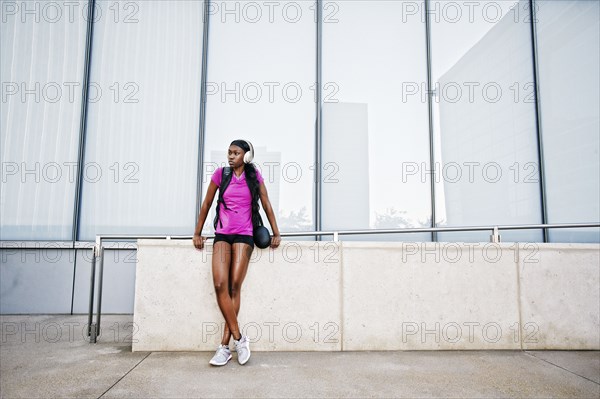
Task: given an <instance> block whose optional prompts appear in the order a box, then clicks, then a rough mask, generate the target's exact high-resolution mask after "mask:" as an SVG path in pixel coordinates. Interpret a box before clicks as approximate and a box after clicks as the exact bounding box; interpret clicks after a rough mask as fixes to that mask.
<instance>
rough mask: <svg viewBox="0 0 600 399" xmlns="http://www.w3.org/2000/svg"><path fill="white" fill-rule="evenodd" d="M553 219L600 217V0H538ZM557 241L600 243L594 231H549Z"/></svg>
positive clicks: (591, 220) (586, 220)
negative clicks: (599, 1)
mask: <svg viewBox="0 0 600 399" xmlns="http://www.w3.org/2000/svg"><path fill="white" fill-rule="evenodd" d="M535 4H536V9H537V24H536V32H537V44H538V51H537V53H538V70H539V73H540V76H539V87H540V100H541V101H540V103H541V119H542V120H541V122H542V134H543V144H544V163H545V172H546V175H545V176H546V201H547V208H548V222H549V223H576V222H579V223H594V222H595V223H598V221H599V220H600V155H599V154H600V135H599V134H598V132H600V123H599V120H600V118H599V113H600V79H599V73H598V71H599V70H600V55H599V53H600V28H599V27H600V22H599V21H600V19H599V15H600V3H598V2H597V1H555V0H552V1H536V3H535ZM549 235H550V241H552V242H599V241H600V233H599V230H598V229H597V228H595V229H555V230H550V232H549Z"/></svg>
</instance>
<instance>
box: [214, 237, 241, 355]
mask: <svg viewBox="0 0 600 399" xmlns="http://www.w3.org/2000/svg"><path fill="white" fill-rule="evenodd" d="M234 245H235V244H234ZM231 255H232V248H231V245H230V244H229V243H227V242H224V241H219V242H217V243H216V244H214V246H213V257H212V273H213V283H214V286H215V293H216V294H217V304H218V305H219V309H221V313H222V314H223V317H224V318H225V323H226V325H227V327H225V331H227V332H229V331H231V332H232V333H233V336H234V337H239V336H240V331H239V326H238V322H237V316H236V311H235V308H234V306H233V301H232V300H231V296H230V294H229V272H230V265H231ZM227 335H228V336H229V334H227ZM225 338H226V337H225V334H223V340H222V341H221V343H222V344H223V345H228V344H229V338H227V341H225Z"/></svg>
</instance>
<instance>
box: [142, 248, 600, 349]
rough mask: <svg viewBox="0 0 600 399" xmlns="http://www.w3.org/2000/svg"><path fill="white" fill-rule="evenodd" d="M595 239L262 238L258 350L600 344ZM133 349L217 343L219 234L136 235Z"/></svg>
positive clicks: (250, 325)
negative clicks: (198, 240) (200, 237)
mask: <svg viewBox="0 0 600 399" xmlns="http://www.w3.org/2000/svg"><path fill="white" fill-rule="evenodd" d="M599 254H600V246H599V245H597V244H539V243H529V244H515V243H502V244H490V243H420V242H415V243H395V242H381V243H379V242H343V243H342V242H339V243H334V242H305V241H302V242H294V241H284V242H283V243H282V245H281V247H280V248H278V249H277V250H271V249H266V250H260V249H258V248H257V249H255V251H254V252H253V255H252V258H251V260H250V267H249V269H248V274H247V275H246V279H245V281H244V285H243V287H242V305H241V310H240V315H239V321H240V325H241V327H242V329H243V331H244V332H245V333H247V334H249V335H250V336H251V337H252V338H253V340H254V344H253V347H252V348H253V349H254V350H258V351H270V350H282V351H339V350H352V351H355V350H454V349H456V350H465V349H469V350H479V349H486V350H487V349H600V336H599V331H600V322H599V319H600V318H599V315H600V309H599V307H600V305H599V303H600V293H599V291H600V281H599V274H600V256H599ZM137 255H138V263H137V271H136V273H137V276H136V287H135V306H134V308H135V309H134V323H135V326H136V328H137V331H136V334H135V335H134V342H133V344H132V349H133V351H190V350H192V351H212V350H214V348H215V347H216V346H217V345H218V343H219V342H220V336H221V334H222V331H223V328H224V321H223V318H222V316H221V314H220V311H219V309H218V306H217V302H216V298H215V294H214V288H213V283H212V272H211V264H212V245H211V244H210V243H209V245H208V246H207V248H206V249H205V250H203V251H198V250H196V249H195V248H194V247H193V246H192V243H191V241H180V240H173V241H169V240H167V241H165V240H139V241H138V251H137Z"/></svg>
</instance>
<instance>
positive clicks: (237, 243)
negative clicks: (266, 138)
mask: <svg viewBox="0 0 600 399" xmlns="http://www.w3.org/2000/svg"><path fill="white" fill-rule="evenodd" d="M227 158H228V160H229V167H230V168H231V173H232V175H231V181H230V183H229V185H228V186H227V187H226V189H225V191H224V193H223V194H222V199H223V202H220V201H218V202H217V217H216V218H215V239H214V242H213V257H212V273H213V282H214V285H215V292H216V294H217V303H218V304H219V309H221V313H222V314H223V317H224V318H225V322H226V326H225V331H223V339H222V340H221V345H219V347H218V348H217V352H216V353H215V355H214V356H213V358H212V359H211V360H210V362H209V363H210V364H212V365H214V366H223V365H225V364H227V362H228V361H229V360H230V359H231V357H232V356H231V350H230V349H229V340H230V339H231V337H232V336H233V343H234V348H235V351H236V352H237V355H238V362H239V363H240V364H245V363H246V362H247V361H248V359H250V342H249V340H248V337H247V336H242V334H241V333H240V329H239V325H238V321H237V314H238V312H239V310H240V293H241V288H242V282H243V281H244V277H245V276H246V270H247V269H248V262H249V261H250V255H252V251H253V250H254V240H253V237H252V231H253V224H252V220H253V216H254V219H256V217H257V216H258V210H259V206H258V199H259V198H260V201H261V203H262V206H263V208H264V210H265V213H266V214H267V217H268V218H269V223H270V224H271V230H272V231H273V236H272V237H271V248H277V247H278V246H279V244H280V242H281V237H280V235H279V229H278V228H277V222H276V221H275V214H274V213H273V208H272V207H271V202H270V201H269V195H268V194H267V188H266V187H265V184H264V180H263V177H262V176H261V174H260V172H259V171H258V169H256V168H255V167H254V164H252V163H251V162H252V159H253V158H254V148H253V147H252V144H251V143H250V142H248V141H245V140H234V141H232V142H231V145H230V146H229V151H228V155H227ZM222 177H223V168H219V169H218V170H217V171H215V173H214V174H213V175H212V178H211V181H210V184H209V186H208V190H207V192H206V198H205V199H204V202H203V203H202V208H201V210H200V216H199V217H198V224H197V225H196V230H195V232H194V246H195V247H196V248H197V249H202V248H204V242H205V241H206V237H205V236H202V235H201V233H202V226H204V222H205V221H206V216H207V215H208V211H209V209H210V207H211V205H212V202H213V199H214V197H215V193H216V191H217V189H218V188H219V187H220V186H221V179H222ZM217 222H218V223H217Z"/></svg>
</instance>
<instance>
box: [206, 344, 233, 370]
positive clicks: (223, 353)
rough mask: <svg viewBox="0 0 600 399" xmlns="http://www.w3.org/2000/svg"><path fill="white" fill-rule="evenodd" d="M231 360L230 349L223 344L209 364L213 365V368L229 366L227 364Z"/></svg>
mask: <svg viewBox="0 0 600 399" xmlns="http://www.w3.org/2000/svg"><path fill="white" fill-rule="evenodd" d="M231 358H232V356H231V351H230V350H229V348H227V347H225V346H224V345H222V344H221V345H219V347H218V348H217V352H216V353H215V355H214V356H213V358H212V359H210V362H209V363H210V364H212V365H213V366H224V365H226V364H227V362H228V361H229V360H230V359H231Z"/></svg>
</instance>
